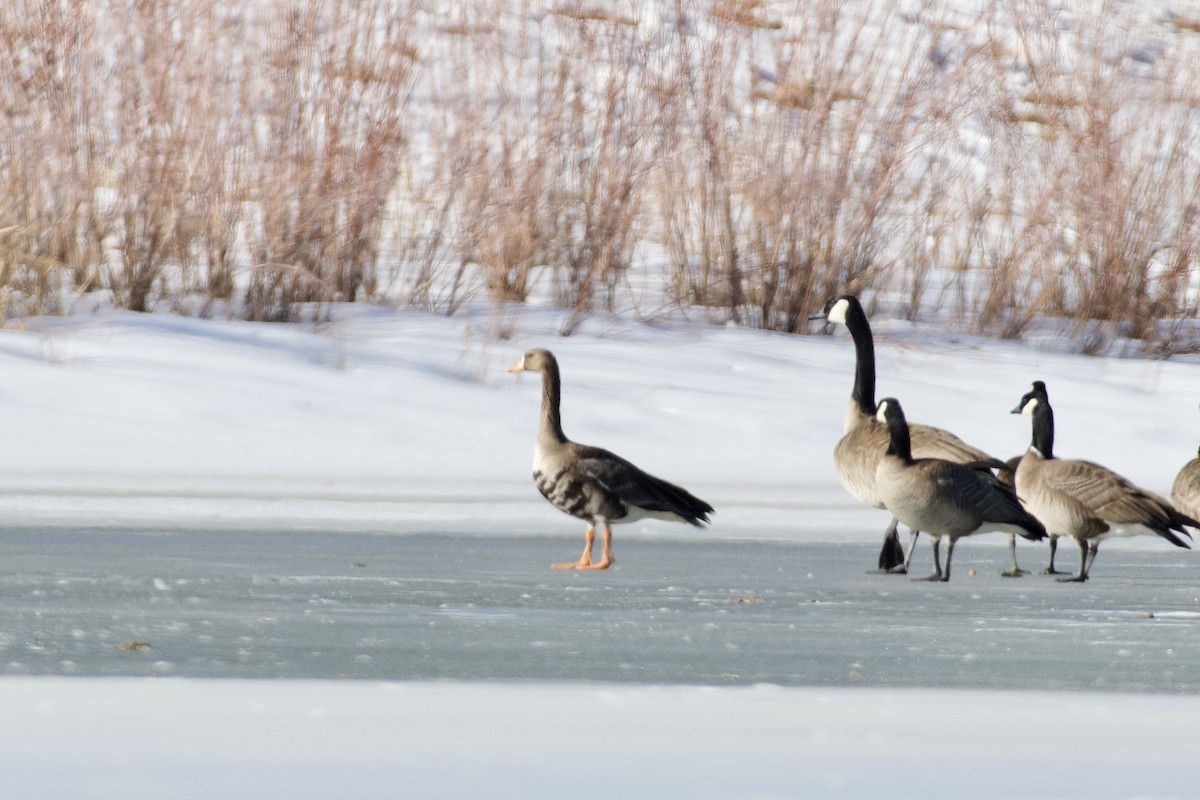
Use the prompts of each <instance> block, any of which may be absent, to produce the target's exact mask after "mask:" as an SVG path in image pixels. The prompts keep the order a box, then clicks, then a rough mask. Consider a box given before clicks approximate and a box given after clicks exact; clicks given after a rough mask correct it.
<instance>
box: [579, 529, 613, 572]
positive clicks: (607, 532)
mask: <svg viewBox="0 0 1200 800" xmlns="http://www.w3.org/2000/svg"><path fill="white" fill-rule="evenodd" d="M602 541H603V550H602V551H601V554H600V561H599V562H598V563H596V564H587V565H580V566H579V567H578V568H579V569H608V568H609V567H610V566H611V565H612V563H613V550H612V526H611V525H609V524H608V522H607V521H605V523H604V533H603V539H602Z"/></svg>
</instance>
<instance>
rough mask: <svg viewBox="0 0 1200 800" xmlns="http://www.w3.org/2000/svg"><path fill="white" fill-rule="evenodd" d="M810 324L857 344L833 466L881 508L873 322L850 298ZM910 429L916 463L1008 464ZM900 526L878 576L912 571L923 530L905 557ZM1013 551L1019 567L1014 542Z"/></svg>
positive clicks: (941, 433)
mask: <svg viewBox="0 0 1200 800" xmlns="http://www.w3.org/2000/svg"><path fill="white" fill-rule="evenodd" d="M810 319H814V320H818V319H819V320H824V321H826V322H832V323H834V324H842V325H845V326H846V327H847V328H849V329H850V336H851V337H852V338H853V339H854V350H855V355H856V358H855V368H854V387H853V390H852V391H851V392H850V403H849V405H848V406H847V408H846V419H845V424H844V427H843V433H842V438H841V439H839V440H838V443H837V444H836V445H835V446H834V448H833V462H834V465H835V466H836V468H837V473H838V478H839V479H840V480H841V482H842V486H844V487H846V491H848V492H850V494H852V495H853V496H854V497H855V498H856V499H857V500H859V502H862V503H865V504H867V505H869V506H874V507H875V508H883V507H884V503H883V501H882V499H880V497H879V491H878V489H877V488H876V486H875V468H876V466H877V465H878V464H879V459H880V458H882V457H883V454H884V451H885V450H887V447H888V429H887V426H886V425H884V424H883V423H881V422H880V421H879V420H878V419H876V416H875V412H876V410H877V409H876V406H875V340H874V338H873V337H872V335H871V323H870V322H868V321H867V314H866V312H865V311H863V307H862V304H861V303H860V302H859V300H858V298H857V297H855V296H854V295H852V294H844V295H840V296H838V297H834V298H833V299H831V300H830V301H829V302H828V303H826V304H825V310H824V311H823V312H822V313H821V314H816V315H814V316H812V317H810ZM908 427H909V435H910V438H911V441H912V449H913V454H914V455H915V456H916V457H917V458H940V459H943V460H946V461H953V462H955V463H957V464H970V465H972V466H976V465H978V466H983V467H988V468H996V469H999V468H1000V467H1002V466H1003V465H1004V462H1002V461H1000V460H999V459H996V458H993V457H992V456H990V455H988V454H987V453H985V452H983V451H982V450H980V449H978V448H976V447H972V446H971V445H969V444H967V443H966V442H964V441H963V440H962V439H960V438H958V437H957V436H955V435H954V434H953V433H950V432H949V431H947V430H943V429H942V428H935V427H932V426H930V425H909V426H908ZM896 525H897V520H896V518H895V517H893V518H892V521H891V523H890V524H889V525H888V527H887V530H886V531H884V534H883V547H882V549H881V550H880V552H879V572H881V573H894V574H900V575H903V574H906V573H907V572H908V568H909V565H910V563H911V561H912V554H913V548H914V547H915V546H916V542H917V535H918V533H919V529H917V528H914V529H913V530H912V532H911V536H910V538H909V543H908V551H907V553H906V552H905V550H904V548H903V547H901V546H900V537H899V534H898V533H897V531H896ZM1013 552H1014V555H1013V564H1014V567H1015V565H1016V555H1015V552H1016V541H1015V539H1014V541H1013ZM1015 574H1017V575H1019V574H1020V571H1019V570H1017V572H1016V573H1015Z"/></svg>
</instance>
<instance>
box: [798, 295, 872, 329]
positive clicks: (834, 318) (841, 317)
mask: <svg viewBox="0 0 1200 800" xmlns="http://www.w3.org/2000/svg"><path fill="white" fill-rule="evenodd" d="M855 314H857V315H859V316H865V312H864V311H863V308H862V303H860V302H858V298H857V297H855V296H854V295H852V294H843V295H838V296H837V297H835V298H833V299H832V300H830V301H829V302H828V303H826V304H825V309H824V310H823V311H822V312H821V313H820V314H813V315H812V316H811V317H809V319H810V320H818V319H819V320H823V321H825V322H832V323H834V324H841V325H846V324H848V323H847V321H846V320H847V319H848V318H849V317H850V316H851V315H855Z"/></svg>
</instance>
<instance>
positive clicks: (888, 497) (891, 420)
mask: <svg viewBox="0 0 1200 800" xmlns="http://www.w3.org/2000/svg"><path fill="white" fill-rule="evenodd" d="M876 416H877V417H878V419H879V421H880V422H882V423H883V424H884V425H886V426H887V430H888V441H889V445H888V449H887V452H886V453H885V455H884V456H883V458H881V459H880V460H879V465H878V467H877V468H876V479H875V483H876V486H877V487H878V490H879V494H880V497H881V498H882V499H883V503H884V505H885V506H886V508H887V509H888V511H890V512H892V514H894V515H895V516H896V518H897V519H899V520H900V521H901V522H903V523H904V524H905V525H908V526H909V527H910V528H913V529H916V530H922V531H925V534H926V535H927V536H928V537H929V539H930V541H931V542H932V544H933V565H934V572H933V574H932V575H930V576H929V577H928V578H927V579H926V580H931V581H948V580H950V561H951V559H952V558H953V556H954V545H955V543H956V542H957V541H958V540H959V539H961V538H962V537H964V536H971V535H972V534H976V533H982V532H984V531H1003V532H1006V533H1011V534H1017V535H1020V536H1023V537H1025V538H1026V539H1032V540H1035V541H1036V540H1038V539H1043V538H1045V536H1046V529H1045V528H1044V527H1042V524H1041V523H1040V522H1038V521H1037V520H1036V519H1034V518H1033V516H1032V515H1030V514H1029V512H1027V511H1026V510H1025V509H1024V508H1022V507H1021V503H1020V502H1019V501H1018V500H1017V497H1016V495H1015V494H1013V492H1012V489H1010V488H1009V487H1007V486H1005V485H1004V484H1003V483H1002V482H1001V481H1000V480H999V479H998V478H997V477H996V476H995V475H993V474H992V473H991V471H990V470H987V469H981V468H972V467H969V466H966V465H964V464H955V463H953V462H950V461H946V460H944V459H940V458H914V457H913V453H912V446H911V443H910V431H909V426H908V423H907V421H906V420H905V418H904V411H903V409H902V408H901V407H900V403H899V402H898V401H897V400H896V399H895V398H891V397H889V398H886V399H884V400H882V401H880V403H879V411H878V412H877V415H876ZM943 541H944V542H945V543H946V568H945V570H944V571H943V569H942V564H941V558H940V545H941V543H942V542H943Z"/></svg>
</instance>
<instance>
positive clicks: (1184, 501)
mask: <svg viewBox="0 0 1200 800" xmlns="http://www.w3.org/2000/svg"><path fill="white" fill-rule="evenodd" d="M1171 501H1172V502H1174V503H1175V507H1176V508H1178V509H1179V510H1180V511H1182V512H1183V513H1184V514H1187V515H1188V516H1189V517H1193V518H1195V519H1200V451H1197V455H1196V457H1195V458H1193V459H1192V460H1191V461H1189V462H1187V463H1186V464H1184V465H1183V468H1182V469H1180V470H1179V474H1178V475H1176V476H1175V482H1174V483H1173V484H1172V485H1171Z"/></svg>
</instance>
